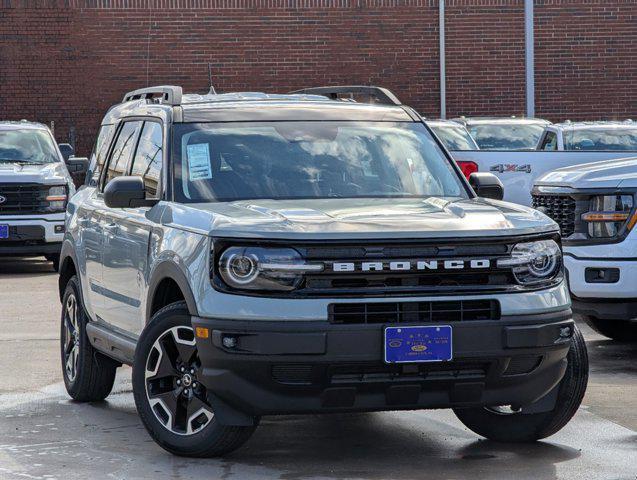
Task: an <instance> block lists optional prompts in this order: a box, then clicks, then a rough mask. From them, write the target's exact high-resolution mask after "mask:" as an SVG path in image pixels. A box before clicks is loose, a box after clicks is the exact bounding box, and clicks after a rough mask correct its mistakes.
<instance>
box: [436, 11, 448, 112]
mask: <svg viewBox="0 0 637 480" xmlns="http://www.w3.org/2000/svg"><path fill="white" fill-rule="evenodd" d="M438 5H439V6H438V13H439V18H438V30H439V38H440V48H439V50H440V118H443V119H444V118H447V66H446V62H445V0H439V2H438Z"/></svg>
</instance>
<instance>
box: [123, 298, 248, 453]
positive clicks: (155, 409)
mask: <svg viewBox="0 0 637 480" xmlns="http://www.w3.org/2000/svg"><path fill="white" fill-rule="evenodd" d="M200 370H201V361H200V360H199V356H198V354H197V345H196V342H195V335H194V331H193V328H192V325H191V320H190V315H189V314H188V309H187V307H186V304H185V303H184V302H177V303H173V304H171V305H168V306H167V307H164V308H162V309H161V310H159V311H158V312H157V313H156V314H155V315H153V318H152V319H151V321H150V323H149V324H148V325H147V326H146V328H145V329H144V331H143V332H142V334H141V336H140V338H139V342H138V344H137V348H136V350H135V361H134V363H133V393H134V396H135V404H136V406H137V411H138V412H139V416H140V417H141V419H142V422H143V424H144V426H145V427H146V430H148V433H149V434H150V436H151V437H152V438H153V440H155V442H157V443H158V444H159V445H160V446H161V447H162V448H164V449H165V450H167V451H169V452H171V453H173V454H175V455H181V456H185V457H215V456H220V455H224V454H226V453H229V452H232V451H233V450H236V449H237V448H239V447H240V446H241V445H243V444H244V443H245V442H246V441H247V440H248V439H249V438H250V436H251V435H252V433H253V432H254V430H255V428H256V427H235V426H225V425H221V424H220V423H219V421H218V420H217V418H216V417H215V414H214V410H213V408H212V406H211V404H210V401H209V399H208V390H207V388H206V385H205V384H204V383H203V382H202V380H201V379H200V378H199V372H200Z"/></svg>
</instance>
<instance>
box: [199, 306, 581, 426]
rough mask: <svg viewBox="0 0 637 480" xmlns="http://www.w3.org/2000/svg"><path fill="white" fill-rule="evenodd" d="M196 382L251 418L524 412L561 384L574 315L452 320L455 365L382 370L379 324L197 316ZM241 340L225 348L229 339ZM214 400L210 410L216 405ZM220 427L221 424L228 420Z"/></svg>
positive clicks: (565, 312)
mask: <svg viewBox="0 0 637 480" xmlns="http://www.w3.org/2000/svg"><path fill="white" fill-rule="evenodd" d="M192 324H193V327H204V328H208V329H209V333H210V336H209V338H207V339H200V338H198V339H197V345H198V350H199V356H200V359H201V362H202V370H201V372H200V376H201V378H202V380H203V382H204V384H205V385H206V386H207V387H208V389H209V392H212V394H213V395H212V396H213V397H214V399H215V401H220V402H221V405H227V406H230V407H231V409H233V410H234V411H238V412H241V413H242V414H245V415H248V416H261V415H274V414H290V413H321V412H337V411H374V410H398V409H421V408H448V407H456V406H457V407H460V406H465V407H466V406H478V405H510V404H512V405H528V404H530V403H533V402H534V401H536V400H538V399H540V398H542V397H543V396H544V395H545V394H546V393H547V392H549V391H550V390H551V389H552V388H553V387H554V386H555V385H556V384H557V383H558V382H559V381H560V379H561V378H562V376H563V374H564V371H565V369H566V355H567V353H568V349H569V340H570V338H569V337H568V336H567V337H566V338H564V337H560V332H562V333H563V332H564V328H565V327H568V328H567V331H568V332H569V334H572V331H573V328H574V323H573V321H572V319H571V311H570V309H567V310H562V311H560V312H557V313H550V314H540V315H528V316H508V317H502V318H501V319H500V320H488V321H465V322H449V324H450V325H451V326H452V327H453V351H454V359H453V361H451V362H442V363H421V364H400V365H396V364H385V363H384V362H383V360H382V359H383V332H384V327H385V326H388V325H383V324H362V325H333V324H330V323H328V322H325V321H323V322H319V321H316V322H308V321H302V322H295V321H279V322H264V321H259V322H256V321H252V322H246V321H237V320H220V319H212V318H199V317H194V318H193V319H192ZM225 336H230V337H233V338H235V339H236V342H237V345H236V347H234V348H231V349H230V348H226V347H224V345H223V338H224V337H225ZM214 403H215V402H214V401H213V406H214ZM222 421H223V418H222Z"/></svg>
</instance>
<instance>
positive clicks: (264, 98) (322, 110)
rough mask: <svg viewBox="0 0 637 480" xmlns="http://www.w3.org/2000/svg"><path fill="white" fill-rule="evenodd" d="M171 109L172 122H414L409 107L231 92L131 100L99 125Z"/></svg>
mask: <svg viewBox="0 0 637 480" xmlns="http://www.w3.org/2000/svg"><path fill="white" fill-rule="evenodd" d="M171 109H174V110H173V112H174V115H173V122H175V123H178V122H184V123H185V122H221V121H223V122H233V121H234V122H239V121H243V122H249V121H254V122H258V121H277V120H279V121H304V120H307V121H316V120H343V121H364V120H367V121H396V122H414V121H418V120H419V119H418V117H417V115H416V114H415V113H411V109H410V108H409V107H405V106H402V105H387V104H380V103H372V104H369V103H357V102H354V101H350V100H333V99H330V98H328V97H326V96H323V95H311V94H271V93H262V92H235V93H224V94H214V93H207V94H201V95H200V94H184V95H182V96H181V99H180V102H179V105H169V104H164V103H156V102H153V101H151V100H147V99H134V100H130V101H126V102H123V103H120V104H118V105H115V106H113V107H111V109H110V110H109V112H108V113H107V115H106V116H105V118H104V120H103V121H102V123H103V124H108V123H114V122H115V121H117V120H118V119H119V118H123V117H127V116H135V115H158V116H164V115H167V113H168V112H169V111H170V110H171Z"/></svg>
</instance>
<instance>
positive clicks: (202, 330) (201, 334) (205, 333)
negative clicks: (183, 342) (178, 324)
mask: <svg viewBox="0 0 637 480" xmlns="http://www.w3.org/2000/svg"><path fill="white" fill-rule="evenodd" d="M195 335H197V338H209V337H210V330H208V329H207V328H206V327H196V328H195Z"/></svg>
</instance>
